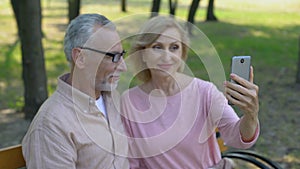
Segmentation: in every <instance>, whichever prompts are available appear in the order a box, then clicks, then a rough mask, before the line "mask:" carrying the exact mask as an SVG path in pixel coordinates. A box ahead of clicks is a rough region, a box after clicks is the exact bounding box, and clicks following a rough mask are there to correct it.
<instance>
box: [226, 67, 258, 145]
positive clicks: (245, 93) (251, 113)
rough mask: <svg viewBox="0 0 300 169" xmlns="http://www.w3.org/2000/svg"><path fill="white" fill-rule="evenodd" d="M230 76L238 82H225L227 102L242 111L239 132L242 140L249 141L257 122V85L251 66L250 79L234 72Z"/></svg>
mask: <svg viewBox="0 0 300 169" xmlns="http://www.w3.org/2000/svg"><path fill="white" fill-rule="evenodd" d="M230 77H231V79H233V80H234V81H236V82H238V83H239V84H234V83H231V82H228V81H227V82H225V83H224V85H225V96H226V98H227V99H228V101H229V102H231V103H232V104H234V105H236V106H238V107H239V108H240V109H241V110H242V112H243V113H244V114H243V117H242V119H241V123H240V132H241V135H242V139H243V141H245V142H251V141H252V140H253V138H254V137H255V133H256V131H257V127H258V124H259V120H258V111H259V102H258V90H259V87H258V86H257V85H256V84H254V83H253V79H254V73H253V67H252V66H251V72H250V81H247V80H245V79H243V78H241V77H239V76H237V75H235V74H231V75H230Z"/></svg>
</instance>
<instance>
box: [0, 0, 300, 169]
mask: <svg viewBox="0 0 300 169" xmlns="http://www.w3.org/2000/svg"><path fill="white" fill-rule="evenodd" d="M127 3H128V8H127V9H128V12H127V13H122V12H120V5H119V1H115V0H114V1H107V0H106V1H105V0H100V1H99V0H98V1H95V0H86V1H82V9H81V13H87V12H95V13H101V14H104V15H106V16H108V17H109V18H110V19H112V20H113V21H115V22H116V23H117V25H118V27H120V30H122V31H135V30H137V29H138V27H137V26H136V25H137V24H135V21H136V20H135V19H132V18H137V20H138V19H139V16H140V18H143V19H144V18H146V16H148V14H147V15H143V16H141V15H137V14H141V13H144V12H145V11H149V9H150V6H151V1H150V0H128V2H127ZM206 4H207V1H201V3H200V7H201V8H200V10H199V11H198V12H197V15H196V17H195V21H196V23H195V25H196V26H197V27H198V28H199V30H201V31H202V32H203V33H204V35H205V36H207V38H208V42H210V43H211V45H213V46H214V48H215V50H216V52H217V54H218V56H219V58H220V60H221V62H222V66H223V67H224V72H225V74H226V77H228V74H229V69H230V58H231V56H234V55H251V56H252V58H253V60H252V65H253V66H254V69H255V83H257V84H258V85H259V86H260V108H261V114H260V119H261V137H260V139H259V140H258V142H257V144H256V146H255V147H254V149H255V151H258V152H260V153H262V154H265V155H267V156H269V157H271V158H273V159H275V160H276V161H278V162H281V163H282V164H284V165H285V166H286V167H287V168H299V167H300V160H299V159H300V153H299V149H300V147H299V144H298V142H299V140H300V133H299V131H298V129H299V127H300V126H299V124H300V122H299V120H298V119H300V118H299V112H300V107H299V105H300V104H299V96H300V88H299V87H298V86H297V85H295V84H294V82H295V76H296V70H297V62H298V50H300V49H299V48H298V43H299V36H300V13H299V12H298V11H300V2H298V1H297V0H287V1H284V2H283V1H279V0H264V1H259V2H253V1H251V0H245V1H241V2H240V1H237V0H222V1H216V2H215V14H216V16H217V17H218V19H219V22H204V20H205V15H206V9H205V7H206ZM42 5H43V16H44V17H43V33H44V35H45V38H44V39H43V45H44V52H45V59H46V69H47V77H48V91H49V95H51V94H52V93H53V91H54V90H55V87H56V78H57V76H59V75H60V74H62V73H63V72H67V71H68V64H67V63H66V60H65V57H64V53H63V46H62V44H63V36H64V30H65V28H66V26H67V23H68V20H67V3H66V2H65V1H60V0H42ZM188 7H189V2H187V1H185V2H180V1H179V6H178V10H177V12H176V14H177V16H178V17H179V18H180V19H183V20H185V19H186V18H187V14H188V12H187V10H188ZM161 8H162V13H167V12H168V10H167V1H166V0H165V1H163V4H162V6H161ZM132 15H136V16H135V17H132ZM128 16H131V17H128ZM125 21H126V22H125ZM0 25H1V34H0V56H1V57H0V67H1V71H0V79H1V81H0V93H1V95H0V109H8V108H13V109H16V110H19V111H20V110H21V108H22V106H23V87H22V85H23V82H22V79H21V71H22V67H21V55H20V44H19V42H18V38H17V30H16V24H15V21H14V17H13V14H12V10H11V6H10V4H9V0H4V1H1V2H0ZM124 39H125V40H124V48H125V49H126V50H128V49H129V46H130V44H129V42H128V41H126V37H124ZM201 40H203V38H202V39H197V38H194V41H193V42H196V43H197V42H199V43H200V41H201ZM187 66H188V67H189V68H190V69H191V70H192V72H193V74H194V75H195V76H197V77H201V78H203V79H206V80H209V79H210V78H209V76H208V74H207V71H206V69H205V67H204V64H203V63H202V62H201V60H200V59H199V57H198V56H197V55H196V54H195V53H194V52H190V53H189V58H188V60H187ZM124 78H125V77H123V79H124ZM274 147H275V149H274Z"/></svg>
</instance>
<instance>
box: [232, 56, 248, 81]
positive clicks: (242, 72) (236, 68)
mask: <svg viewBox="0 0 300 169" xmlns="http://www.w3.org/2000/svg"><path fill="white" fill-rule="evenodd" d="M250 66H251V56H233V57H232V60H231V73H234V74H236V75H238V76H240V77H242V78H244V79H246V80H248V81H249V79H250ZM230 81H231V82H233V83H236V82H235V81H234V80H230Z"/></svg>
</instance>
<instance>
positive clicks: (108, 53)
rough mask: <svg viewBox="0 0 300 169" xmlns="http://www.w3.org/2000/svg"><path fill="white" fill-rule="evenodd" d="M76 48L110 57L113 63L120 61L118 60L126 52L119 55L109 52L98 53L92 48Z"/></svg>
mask: <svg viewBox="0 0 300 169" xmlns="http://www.w3.org/2000/svg"><path fill="white" fill-rule="evenodd" d="M78 48H80V49H86V50H90V51H93V52H97V53H101V54H105V55H107V56H110V57H112V62H114V63H117V62H119V61H120V59H121V58H122V57H123V56H124V55H125V53H126V51H125V50H123V51H122V52H121V53H117V52H116V53H110V52H103V51H100V50H96V49H92V48H89V47H81V46H79V47H78Z"/></svg>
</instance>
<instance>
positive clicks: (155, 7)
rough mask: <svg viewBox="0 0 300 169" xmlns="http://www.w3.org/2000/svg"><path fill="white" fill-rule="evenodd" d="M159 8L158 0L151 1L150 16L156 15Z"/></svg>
mask: <svg viewBox="0 0 300 169" xmlns="http://www.w3.org/2000/svg"><path fill="white" fill-rule="evenodd" d="M159 8H160V0H153V1H152V8H151V16H150V17H151V18H152V17H154V16H157V15H158V12H159Z"/></svg>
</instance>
